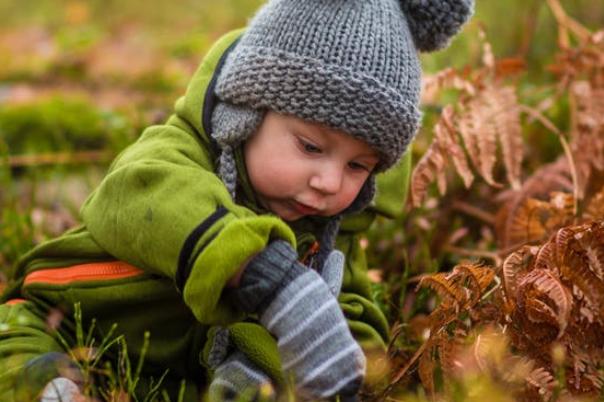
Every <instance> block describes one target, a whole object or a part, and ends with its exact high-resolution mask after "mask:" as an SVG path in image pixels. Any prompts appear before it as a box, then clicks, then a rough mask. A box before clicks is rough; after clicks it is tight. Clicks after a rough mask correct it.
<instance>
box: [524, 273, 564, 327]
mask: <svg viewBox="0 0 604 402" xmlns="http://www.w3.org/2000/svg"><path fill="white" fill-rule="evenodd" d="M529 287H531V288H533V289H534V290H535V291H536V292H538V293H540V294H534V295H533V298H532V299H530V300H529V301H528V302H529V303H527V308H526V311H527V314H528V316H529V318H531V316H532V315H533V314H534V317H537V316H539V317H541V318H543V316H544V314H545V316H549V317H553V318H554V319H555V322H557V324H558V328H559V331H558V338H560V336H562V334H563V333H564V331H565V330H566V327H567V325H568V321H569V318H570V313H571V310H572V307H573V300H572V297H571V295H570V292H569V291H568V290H567V289H566V287H565V286H564V285H563V284H562V283H561V282H560V280H559V278H557V277H556V276H555V275H554V274H553V273H552V272H550V271H547V270H545V269H533V270H532V271H531V272H529V273H528V274H527V275H526V276H525V277H523V278H522V280H521V281H520V283H519V288H522V289H523V291H527V290H528V288H529ZM543 296H545V297H546V298H547V299H548V300H549V301H550V302H551V304H553V306H555V307H556V309H555V311H554V310H553V309H552V308H551V307H550V303H546V302H544V301H542V300H540V299H541V298H542V297H543ZM530 303H533V304H530ZM551 314H553V316H552V315H551ZM534 321H536V320H534ZM536 322H538V321H536Z"/></svg>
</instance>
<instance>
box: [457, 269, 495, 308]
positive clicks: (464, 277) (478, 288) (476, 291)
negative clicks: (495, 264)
mask: <svg viewBox="0 0 604 402" xmlns="http://www.w3.org/2000/svg"><path fill="white" fill-rule="evenodd" d="M453 275H454V276H455V278H457V281H459V282H460V283H461V284H463V285H466V287H467V288H468V290H469V294H470V300H469V303H470V305H471V306H472V305H474V304H476V303H477V302H478V301H479V300H480V298H481V297H482V295H483V293H484V291H485V290H486V289H487V288H488V287H489V286H490V285H491V284H492V283H493V278H494V277H495V271H494V270H493V269H491V268H489V267H486V266H482V265H479V264H458V265H456V266H455V267H454V268H453ZM467 285H470V286H467Z"/></svg>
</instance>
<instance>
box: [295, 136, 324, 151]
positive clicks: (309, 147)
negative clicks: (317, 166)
mask: <svg viewBox="0 0 604 402" xmlns="http://www.w3.org/2000/svg"><path fill="white" fill-rule="evenodd" d="M299 141H300V145H302V148H304V151H305V152H308V153H311V154H320V153H321V148H319V147H317V146H316V145H314V144H311V143H310V142H307V141H304V140H302V139H299Z"/></svg>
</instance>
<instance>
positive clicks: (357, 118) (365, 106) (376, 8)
mask: <svg viewBox="0 0 604 402" xmlns="http://www.w3.org/2000/svg"><path fill="white" fill-rule="evenodd" d="M472 12H473V0H269V1H268V2H267V3H266V4H265V5H264V6H263V7H262V8H261V9H260V10H259V11H258V13H257V14H256V16H255V17H254V18H253V19H252V20H251V21H250V23H249V24H248V28H247V30H246V31H245V33H244V34H243V36H242V37H241V39H240V41H239V43H237V45H236V46H235V48H234V49H233V50H232V51H231V53H230V54H229V55H228V57H227V59H226V62H225V64H224V66H223V67H222V70H221V72H220V75H219V77H218V81H217V84H216V94H217V96H218V98H219V102H218V104H217V105H216V107H215V109H214V111H213V113H212V128H213V129H212V133H211V135H212V137H213V138H214V139H215V140H216V141H217V142H218V144H219V146H220V147H221V150H222V153H221V156H220V176H221V178H222V180H223V181H224V182H225V185H226V187H227V189H228V190H229V192H230V193H231V195H232V196H233V197H235V190H236V184H237V171H236V167H235V159H234V156H233V150H234V149H235V148H236V147H238V146H240V145H241V143H243V141H245V140H246V139H247V138H248V137H249V136H250V135H252V134H253V133H254V132H255V131H256V129H257V128H258V127H259V125H260V123H261V121H262V118H263V116H264V113H265V111H266V110H273V111H276V112H279V113H284V114H290V115H294V116H296V117H299V118H302V119H304V120H307V121H311V122H315V123H320V124H324V125H326V126H328V127H331V128H334V129H338V130H342V131H344V132H346V133H348V134H350V135H353V136H354V137H356V138H359V139H361V140H363V141H365V142H367V143H368V144H369V145H370V146H371V147H372V148H374V149H375V150H376V151H377V152H378V153H379V155H380V163H379V164H378V166H377V167H376V172H377V171H383V170H386V169H387V168H389V167H391V166H392V165H394V163H396V161H397V160H398V159H399V158H400V156H401V155H402V154H403V152H404V151H405V149H406V148H407V146H408V145H409V143H410V141H411V139H412V138H413V137H414V136H415V133H416V132H417V129H418V126H419V120H420V113H419V108H418V106H419V97H420V86H421V70H420V63H419V58H418V51H433V50H437V49H440V48H442V47H444V46H446V45H447V43H448V41H449V39H450V38H451V37H452V36H453V35H454V34H455V33H457V32H458V31H459V29H460V27H461V26H462V25H463V24H464V23H465V21H466V20H467V19H468V18H469V16H470V15H471V14H472ZM374 193H375V177H374V175H373V174H372V175H371V176H370V177H369V179H368V180H367V181H366V183H365V185H364V186H363V188H362V189H361V191H360V192H359V194H358V196H357V198H356V199H355V200H354V202H353V203H352V205H351V206H350V207H348V208H347V210H346V211H344V212H343V213H351V212H355V211H357V210H361V209H363V208H364V207H366V206H367V205H368V204H369V202H370V201H371V200H372V198H373V196H374ZM340 220H341V215H339V216H336V217H334V218H333V219H331V220H330V221H329V223H328V224H327V227H326V228H325V230H324V233H323V236H322V241H321V243H322V245H321V250H320V252H319V258H317V260H318V264H319V265H318V266H321V265H320V264H322V261H323V260H324V259H325V257H326V255H327V254H328V252H329V251H330V250H331V248H332V247H333V243H334V240H335V236H336V233H337V231H338V226H339V222H340Z"/></svg>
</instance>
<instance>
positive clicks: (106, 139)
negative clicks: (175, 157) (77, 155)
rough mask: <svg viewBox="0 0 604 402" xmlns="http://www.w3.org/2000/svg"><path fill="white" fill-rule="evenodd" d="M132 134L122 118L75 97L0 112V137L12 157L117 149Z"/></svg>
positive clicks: (129, 126) (54, 99) (19, 105)
mask: <svg viewBox="0 0 604 402" xmlns="http://www.w3.org/2000/svg"><path fill="white" fill-rule="evenodd" d="M134 133H135V128H134V127H133V125H132V124H131V123H130V122H129V120H128V119H127V117H126V116H124V115H122V114H120V113H118V112H115V111H110V110H103V109H101V108H99V107H98V106H95V105H93V104H92V103H90V102H88V101H86V100H84V99H79V98H69V97H65V96H57V97H53V98H49V99H43V100H38V101H34V102H32V103H27V104H17V105H7V106H5V107H3V108H1V109H0V136H1V137H2V140H3V141H4V142H5V143H6V145H7V146H8V149H9V153H10V154H13V155H15V154H26V153H40V152H58V151H65V150H98V149H121V148H122V147H123V146H124V145H125V144H126V143H128V142H130V141H131V140H132V139H133V137H134Z"/></svg>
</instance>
